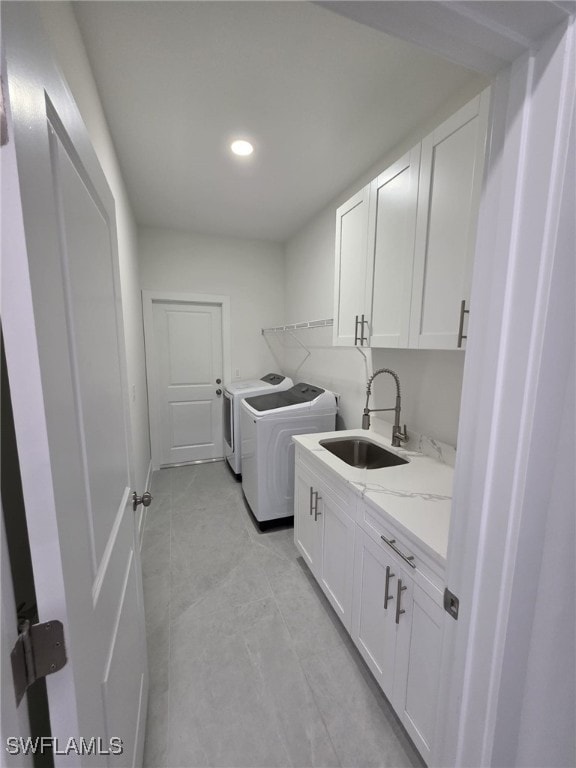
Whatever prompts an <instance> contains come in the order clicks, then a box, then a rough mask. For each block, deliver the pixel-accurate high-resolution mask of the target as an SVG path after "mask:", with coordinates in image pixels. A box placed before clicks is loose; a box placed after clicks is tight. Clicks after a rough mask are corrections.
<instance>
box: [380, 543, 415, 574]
mask: <svg viewBox="0 0 576 768" xmlns="http://www.w3.org/2000/svg"><path fill="white" fill-rule="evenodd" d="M380 538H381V539H382V541H385V542H386V544H388V546H389V547H391V548H392V549H393V550H394V552H396V554H397V555H400V557H401V558H402V560H405V561H406V562H407V563H408V565H409V566H410V568H416V563H415V562H414V555H405V554H404V552H400V550H399V549H398V547H396V546H394V545H395V544H396V539H387V538H386V536H380Z"/></svg>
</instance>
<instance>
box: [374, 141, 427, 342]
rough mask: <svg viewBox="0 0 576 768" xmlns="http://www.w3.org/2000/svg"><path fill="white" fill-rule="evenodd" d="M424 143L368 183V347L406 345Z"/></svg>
mask: <svg viewBox="0 0 576 768" xmlns="http://www.w3.org/2000/svg"><path fill="white" fill-rule="evenodd" d="M419 168H420V145H418V146H416V147H414V148H413V149H412V150H411V151H410V152H407V153H406V154H405V155H404V157H402V158H400V160H398V162H396V163H394V165H392V166H390V168H388V169H387V170H386V171H384V173H382V174H380V176H378V178H377V179H374V181H373V182H372V184H371V185H370V203H371V205H370V219H369V226H368V232H369V236H368V237H369V242H370V245H371V247H373V260H372V264H373V268H372V270H371V273H370V274H369V282H368V295H369V297H370V299H371V305H372V312H371V323H370V346H372V347H406V346H408V338H409V324H410V297H411V293H412V270H413V260H414V241H415V234H416V210H417V204H418V172H419Z"/></svg>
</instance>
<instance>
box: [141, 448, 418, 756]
mask: <svg viewBox="0 0 576 768" xmlns="http://www.w3.org/2000/svg"><path fill="white" fill-rule="evenodd" d="M152 492H153V494H154V502H153V505H152V506H151V507H150V508H149V510H148V516H147V520H146V528H145V533H144V543H143V549H142V568H143V574H144V599H145V607H146V631H147V637H148V654H149V664H150V703H149V713H148V722H147V732H146V742H145V750H144V764H145V766H155V767H156V768H169V767H170V768H192V767H194V768H205V767H207V766H222V768H244V767H245V768H258V767H259V766H261V767H262V768H272V766H282V768H284V767H286V768H288V767H289V766H294V767H296V768H313V767H314V768H316V766H318V767H320V766H326V768H329V767H330V768H331V767H332V766H334V767H336V766H341V767H342V768H368V767H369V766H393V767H394V768H401V767H403V766H421V765H423V764H422V762H421V760H420V758H419V756H418V754H417V753H416V751H415V749H414V747H413V746H412V745H411V743H410V741H409V739H408V737H407V736H406V735H405V733H404V731H403V729H402V727H401V725H400V724H399V722H398V720H397V719H396V716H395V715H394V713H393V712H392V710H391V708H390V706H389V704H388V703H387V701H386V699H385V698H384V696H383V695H382V693H381V692H380V690H379V689H378V687H377V685H376V683H375V682H374V680H373V678H372V677H371V675H370V672H369V671H368V669H367V667H366V665H365V664H364V662H363V660H362V659H361V657H360V655H359V654H358V652H357V651H356V649H355V648H354V645H353V644H352V642H351V640H350V638H349V637H348V635H347V634H346V632H345V630H344V629H343V627H342V626H341V624H340V622H339V620H338V619H337V618H336V616H335V614H334V613H333V612H332V609H331V608H330V606H329V604H328V602H327V601H326V599H325V598H324V596H323V595H322V593H321V591H320V589H319V588H318V587H317V585H316V583H315V582H314V580H313V579H312V577H311V575H310V573H309V571H308V570H307V568H306V566H305V565H304V564H303V562H302V560H301V558H300V557H299V555H298V551H297V550H296V548H295V546H294V543H293V529H292V528H284V529H281V530H276V531H273V532H267V533H260V532H259V531H258V530H257V528H256V527H255V525H254V523H253V522H252V518H251V517H250V515H249V513H248V511H247V509H246V507H245V504H244V501H243V497H242V488H241V485H240V484H239V483H237V482H236V480H235V479H234V478H233V477H232V474H231V473H230V472H229V470H228V467H227V465H225V464H224V463H223V462H218V463H215V464H203V465H196V466H189V467H176V468H173V469H164V470H160V471H159V472H156V473H155V474H154V477H153V482H152Z"/></svg>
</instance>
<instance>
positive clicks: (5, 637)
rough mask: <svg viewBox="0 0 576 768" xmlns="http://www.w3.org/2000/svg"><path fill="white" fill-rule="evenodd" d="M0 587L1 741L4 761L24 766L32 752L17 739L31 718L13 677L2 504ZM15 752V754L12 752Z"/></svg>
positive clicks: (10, 766) (13, 624)
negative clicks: (19, 698)
mask: <svg viewBox="0 0 576 768" xmlns="http://www.w3.org/2000/svg"><path fill="white" fill-rule="evenodd" d="M0 568H1V573H0V587H1V590H2V592H1V594H2V607H1V610H2V622H1V623H0V631H1V633H2V634H1V635H0V638H1V642H0V649H1V651H2V660H1V664H2V666H1V669H0V680H1V686H2V697H1V700H0V701H1V705H0V711H1V712H2V719H1V721H0V745H1V748H2V751H3V752H4V754H3V755H2V763H1V764H2V765H3V766H5V768H16V766H18V768H25V766H31V765H32V754H28V755H23V754H21V752H20V750H19V749H18V743H19V742H18V739H26V738H27V737H28V736H30V722H29V720H28V710H27V709H26V707H25V706H20V707H16V699H15V697H14V685H13V681H12V667H11V664H10V649H11V648H13V647H14V643H15V642H16V638H17V637H18V629H17V624H18V622H17V619H16V604H15V602H14V591H13V587H12V574H11V573H10V562H9V557H8V548H7V546H6V532H5V530H4V515H3V514H2V510H1V508H0ZM12 753H13V754H12Z"/></svg>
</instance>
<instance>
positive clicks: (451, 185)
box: [334, 89, 490, 349]
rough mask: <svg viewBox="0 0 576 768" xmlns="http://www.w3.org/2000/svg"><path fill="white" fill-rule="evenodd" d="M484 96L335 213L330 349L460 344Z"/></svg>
mask: <svg viewBox="0 0 576 768" xmlns="http://www.w3.org/2000/svg"><path fill="white" fill-rule="evenodd" d="M489 101H490V90H489V89H486V90H485V91H483V93H481V94H480V95H479V96H477V97H476V98H475V99H473V100H472V101H471V102H469V103H468V104H466V105H465V106H464V107H462V109H460V110H458V112H456V113H455V114H454V115H452V116H451V117H450V118H449V119H448V120H446V121H445V122H444V123H442V125H440V126H439V127H438V128H436V130H435V131H433V133H431V134H430V135H429V136H427V137H426V138H425V139H424V140H423V141H422V143H421V144H418V145H417V146H416V147H414V148H413V149H412V150H410V152H407V153H406V155H404V156H403V157H402V158H400V160H398V161H397V162H396V163H394V164H393V165H392V166H390V167H389V168H387V169H386V170H385V171H384V172H383V173H382V174H380V175H379V176H378V178H376V179H374V181H372V183H371V184H370V185H368V186H367V187H364V189H362V190H361V191H360V192H358V193H357V194H356V195H354V196H353V197H352V198H351V199H350V200H348V201H347V202H346V203H345V204H344V205H342V206H341V207H340V208H339V209H338V211H337V215H336V268H335V301H334V344H336V345H340V346H353V345H355V344H356V345H361V346H366V345H368V346H372V347H402V348H423V349H458V348H460V347H462V348H463V347H464V346H465V338H466V329H467V314H468V310H469V298H470V283H471V276H472V261H473V257H474V246H475V238H476V219H477V215H478V208H479V204H480V194H481V190H482V179H483V170H484V153H485V143H486V132H487V124H488V108H489Z"/></svg>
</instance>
